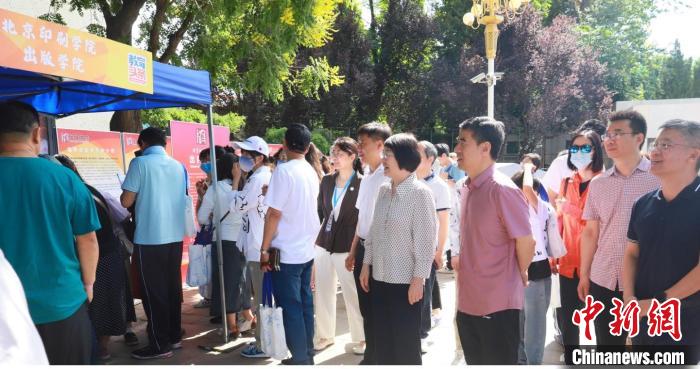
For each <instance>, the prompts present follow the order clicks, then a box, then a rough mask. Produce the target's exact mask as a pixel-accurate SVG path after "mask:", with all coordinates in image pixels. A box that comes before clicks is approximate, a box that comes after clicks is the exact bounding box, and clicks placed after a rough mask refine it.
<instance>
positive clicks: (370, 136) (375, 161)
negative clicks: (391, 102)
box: [345, 122, 391, 365]
mask: <svg viewBox="0 0 700 369" xmlns="http://www.w3.org/2000/svg"><path fill="white" fill-rule="evenodd" d="M389 136H391V128H389V126H387V125H386V124H381V123H377V122H371V123H366V124H363V125H362V126H360V128H359V129H358V130H357V146H358V149H359V150H358V151H359V152H358V154H359V157H360V160H362V165H363V167H364V176H363V177H362V182H360V189H359V191H358V193H357V203H356V204H355V207H356V208H357V210H358V212H357V230H356V231H355V237H354V238H353V241H352V245H351V246H350V252H349V253H348V257H347V258H346V259H345V267H346V268H347V269H348V270H352V271H353V275H354V277H355V285H356V286H357V299H358V302H359V303H360V313H361V314H362V319H363V325H364V329H365V344H366V346H365V349H364V350H362V348H361V347H360V348H358V349H355V348H353V351H354V353H355V354H357V355H364V358H363V359H362V361H361V362H360V364H361V365H369V364H375V360H374V359H375V356H374V352H375V351H374V340H373V338H372V332H373V324H372V309H371V307H372V302H371V299H370V293H369V292H365V290H363V289H362V286H361V285H360V272H361V271H362V261H363V260H364V257H365V239H367V237H368V236H369V229H370V226H371V225H372V220H373V219H374V205H375V203H376V202H377V195H378V194H379V187H381V185H382V184H383V183H384V182H386V181H387V180H388V178H387V177H385V176H384V166H383V165H382V159H381V155H382V152H384V141H386V139H387V138H389ZM369 283H370V286H371V284H372V277H371V273H370V282H369ZM370 291H371V287H370ZM356 347H357V346H356Z"/></svg>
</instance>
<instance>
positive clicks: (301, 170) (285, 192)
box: [264, 159, 321, 264]
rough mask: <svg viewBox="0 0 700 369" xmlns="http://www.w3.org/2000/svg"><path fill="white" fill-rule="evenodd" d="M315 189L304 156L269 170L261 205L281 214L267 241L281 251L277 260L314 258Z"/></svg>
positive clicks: (317, 225) (300, 261)
mask: <svg viewBox="0 0 700 369" xmlns="http://www.w3.org/2000/svg"><path fill="white" fill-rule="evenodd" d="M318 192H319V181H318V175H317V174H316V171H315V170H314V169H313V168H312V167H311V165H309V163H307V162H306V160H304V159H295V160H290V161H288V162H286V163H282V164H279V165H278V166H277V168H276V169H275V171H274V172H273V173H272V178H271V179H270V185H269V187H268V189H267V196H265V200H264V204H265V205H267V206H269V207H271V208H274V209H276V210H279V211H280V212H281V213H282V218H281V219H280V222H279V226H278V227H277V234H275V236H274V237H273V239H272V243H271V246H272V247H275V248H277V249H279V250H280V252H281V254H280V262H282V263H285V264H303V263H306V262H308V261H310V260H312V259H313V258H314V255H315V251H314V244H315V242H316V236H318V231H319V230H320V229H321V223H320V221H319V219H318V212H317V203H318Z"/></svg>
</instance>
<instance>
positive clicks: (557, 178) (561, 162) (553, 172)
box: [541, 155, 574, 201]
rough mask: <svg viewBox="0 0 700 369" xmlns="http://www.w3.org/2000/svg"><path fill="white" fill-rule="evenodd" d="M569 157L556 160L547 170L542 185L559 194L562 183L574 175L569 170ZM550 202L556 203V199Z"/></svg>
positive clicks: (561, 156) (564, 156)
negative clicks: (567, 162)
mask: <svg viewBox="0 0 700 369" xmlns="http://www.w3.org/2000/svg"><path fill="white" fill-rule="evenodd" d="M567 157H568V156H567V155H560V156H558V157H557V158H556V159H554V161H552V164H551V165H550V166H549V169H547V172H546V173H545V174H544V177H542V180H541V182H542V184H543V185H544V186H545V187H546V188H547V189H549V190H550V191H554V192H556V193H559V189H560V187H561V181H563V180H564V178H567V177H571V176H572V175H573V174H574V171H572V170H571V169H569V166H568V165H567V164H566V159H567ZM550 200H552V201H554V199H550Z"/></svg>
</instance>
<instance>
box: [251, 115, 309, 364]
mask: <svg viewBox="0 0 700 369" xmlns="http://www.w3.org/2000/svg"><path fill="white" fill-rule="evenodd" d="M310 144H311V132H310V131H309V129H308V128H306V126H304V125H302V124H292V125H290V126H289V127H288V128H287V132H285V134H284V141H283V142H282V146H283V147H284V150H285V151H286V153H287V159H288V160H287V162H285V163H281V164H278V165H277V167H276V168H275V171H274V172H273V174H272V178H271V179H270V184H269V187H268V190H267V195H266V196H265V200H264V203H265V205H266V206H269V208H268V210H267V215H266V217H265V230H264V231H263V240H262V245H261V247H260V264H261V266H262V267H263V268H265V269H266V270H271V269H272V267H271V266H270V265H269V260H270V249H271V248H275V249H277V250H278V251H279V253H280V269H279V270H278V271H273V272H272V284H273V286H274V295H275V301H276V302H277V305H278V306H280V307H281V308H282V314H283V315H284V333H285V338H286V339H287V347H289V351H291V353H292V357H291V358H289V359H285V360H282V363H283V364H296V365H313V364H314V343H313V339H314V305H313V294H312V292H311V269H312V267H313V264H314V256H315V249H314V245H315V242H316V236H317V235H318V231H319V229H320V228H321V224H320V221H319V219H318V213H317V209H318V208H317V201H318V192H319V185H320V184H319V181H318V176H317V175H316V171H315V170H314V169H313V167H311V165H310V164H309V163H308V162H307V161H306V160H305V159H304V155H305V154H306V153H307V151H308V150H309V146H310Z"/></svg>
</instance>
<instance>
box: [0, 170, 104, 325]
mask: <svg viewBox="0 0 700 369" xmlns="http://www.w3.org/2000/svg"><path fill="white" fill-rule="evenodd" d="M0 172H2V180H0V204H2V206H3V209H5V211H7V213H8V214H12V216H6V217H5V218H4V219H3V231H2V232H0V249H2V251H3V252H4V253H5V256H6V257H7V260H8V261H9V262H10V264H12V267H13V268H14V269H15V272H16V273H17V275H18V276H19V278H20V280H21V281H22V285H23V286H24V292H25V294H26V295H27V302H28V304H29V312H30V314H31V316H32V320H34V324H44V323H51V322H55V321H59V320H63V319H66V318H68V317H69V316H71V315H73V314H74V313H75V312H76V311H77V310H78V308H80V306H81V305H82V304H83V303H84V302H85V301H86V299H87V295H86V294H85V290H84V289H83V281H82V278H81V273H80V262H79V260H78V254H77V252H76V248H75V239H74V237H75V236H78V235H84V234H87V233H90V232H93V231H95V230H98V229H99V228H100V221H99V219H98V217H97V210H96V209H95V203H94V200H93V199H92V195H91V194H90V192H89V191H88V189H87V187H86V186H85V184H84V183H82V182H81V181H80V179H79V178H78V176H76V175H75V173H73V172H72V171H70V170H69V169H67V168H64V167H62V166H60V165H57V164H55V163H53V162H51V161H48V160H46V159H42V158H0Z"/></svg>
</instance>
